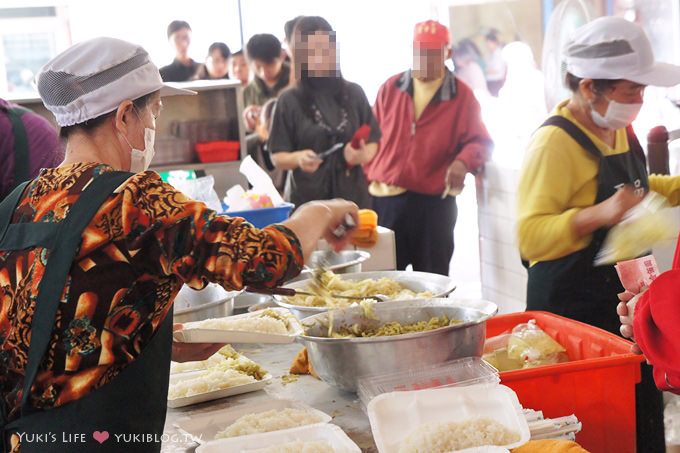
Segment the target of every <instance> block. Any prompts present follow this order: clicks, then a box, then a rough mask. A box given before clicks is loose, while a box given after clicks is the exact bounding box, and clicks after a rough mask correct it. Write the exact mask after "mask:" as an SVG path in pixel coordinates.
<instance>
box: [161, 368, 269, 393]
mask: <svg viewBox="0 0 680 453" xmlns="http://www.w3.org/2000/svg"><path fill="white" fill-rule="evenodd" d="M251 382H256V379H255V378H254V377H252V376H249V375H247V374H245V373H242V372H240V371H237V370H233V369H227V370H221V369H219V368H214V369H210V370H208V371H205V372H204V373H202V374H201V375H200V376H196V377H194V378H189V379H181V380H179V381H178V382H175V383H174V384H170V387H169V388H168V398H169V399H176V398H183V397H185V396H192V395H197V394H199V393H206V392H212V391H215V390H221V389H226V388H229V387H233V386H235V385H243V384H250V383H251Z"/></svg>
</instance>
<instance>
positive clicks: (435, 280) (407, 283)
mask: <svg viewBox="0 0 680 453" xmlns="http://www.w3.org/2000/svg"><path fill="white" fill-rule="evenodd" d="M383 277H387V278H391V279H392V280H394V281H396V282H398V283H401V284H402V285H403V286H404V287H405V288H407V289H410V290H411V291H414V292H416V293H422V292H425V291H429V292H431V293H432V294H434V296H433V297H446V296H447V295H449V294H450V293H451V292H452V291H453V290H454V289H456V285H455V284H454V283H453V280H451V278H449V277H447V276H445V275H440V274H431V273H429V272H414V271H372V272H353V273H349V274H343V275H342V278H343V279H344V280H366V279H369V278H370V279H373V280H377V279H379V278H383ZM309 283H310V280H309V279H305V280H299V281H296V282H289V283H287V284H286V285H285V286H286V287H287V288H294V289H300V290H301V289H304V288H307V287H308V286H309ZM274 300H275V301H276V303H277V304H279V305H280V306H281V307H285V308H287V309H289V310H290V311H291V312H292V313H293V314H294V315H295V317H296V318H298V319H303V318H306V317H308V316H313V315H317V314H319V313H325V312H327V311H328V308H327V307H305V306H302V305H293V304H289V303H287V302H284V300H283V298H282V297H281V296H274ZM389 303H392V301H390V302H389Z"/></svg>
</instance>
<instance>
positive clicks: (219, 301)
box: [172, 283, 241, 323]
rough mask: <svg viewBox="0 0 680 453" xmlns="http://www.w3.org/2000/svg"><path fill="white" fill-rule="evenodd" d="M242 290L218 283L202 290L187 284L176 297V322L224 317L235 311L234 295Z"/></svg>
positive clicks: (174, 318)
mask: <svg viewBox="0 0 680 453" xmlns="http://www.w3.org/2000/svg"><path fill="white" fill-rule="evenodd" d="M239 294H241V291H227V290H226V289H224V288H222V287H221V286H220V285H218V284H216V283H209V284H208V285H207V286H206V287H205V288H203V289H201V290H198V291H197V290H195V289H192V288H190V287H189V286H187V285H184V286H182V289H180V290H179V293H177V297H175V308H174V314H173V317H172V319H173V321H174V322H179V323H182V322H191V321H202V320H204V319H209V318H222V317H225V316H231V315H232V314H233V313H234V297H236V296H238V295H239Z"/></svg>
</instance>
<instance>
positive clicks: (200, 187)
mask: <svg viewBox="0 0 680 453" xmlns="http://www.w3.org/2000/svg"><path fill="white" fill-rule="evenodd" d="M168 182H169V183H170V184H171V185H172V186H173V187H174V188H175V189H177V190H179V191H180V192H182V193H183V194H184V195H186V196H187V197H189V198H192V199H194V200H197V201H202V202H203V203H205V204H206V205H207V206H208V207H209V208H210V209H212V210H213V211H216V212H218V213H220V212H222V203H220V197H219V196H218V195H217V192H215V178H214V177H213V176H212V175H208V176H202V177H200V178H196V179H187V177H186V176H185V175H182V174H181V173H177V174H174V172H171V173H170V177H169V178H168Z"/></svg>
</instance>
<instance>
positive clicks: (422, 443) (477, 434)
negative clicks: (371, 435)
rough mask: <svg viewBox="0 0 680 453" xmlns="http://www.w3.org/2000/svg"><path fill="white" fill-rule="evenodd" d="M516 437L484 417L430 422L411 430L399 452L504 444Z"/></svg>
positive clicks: (436, 451) (429, 452) (437, 452)
mask: <svg viewBox="0 0 680 453" xmlns="http://www.w3.org/2000/svg"><path fill="white" fill-rule="evenodd" d="M519 440H520V434H519V432H517V431H513V430H510V429H508V428H506V427H505V426H503V425H502V424H501V423H499V422H497V421H496V420H492V419H490V418H487V417H478V418H472V419H469V420H465V421H463V422H431V423H425V424H423V425H420V426H419V427H418V428H416V429H415V430H413V431H411V433H409V435H408V436H406V438H405V439H404V440H403V441H402V442H401V444H400V445H399V453H442V452H448V451H452V450H462V449H463V448H470V447H480V446H482V445H499V446H500V445H507V444H511V443H513V442H517V441H519Z"/></svg>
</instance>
